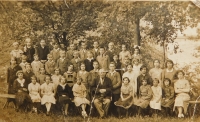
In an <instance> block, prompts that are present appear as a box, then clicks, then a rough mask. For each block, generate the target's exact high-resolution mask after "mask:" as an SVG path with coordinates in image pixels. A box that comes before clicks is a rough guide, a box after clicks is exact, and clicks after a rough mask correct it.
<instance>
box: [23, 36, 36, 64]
mask: <svg viewBox="0 0 200 122" xmlns="http://www.w3.org/2000/svg"><path fill="white" fill-rule="evenodd" d="M25 42H26V45H25V47H24V55H26V56H27V62H28V63H31V62H32V61H33V60H34V59H33V55H34V54H35V48H34V47H33V46H32V41H31V39H30V38H26V40H25Z"/></svg>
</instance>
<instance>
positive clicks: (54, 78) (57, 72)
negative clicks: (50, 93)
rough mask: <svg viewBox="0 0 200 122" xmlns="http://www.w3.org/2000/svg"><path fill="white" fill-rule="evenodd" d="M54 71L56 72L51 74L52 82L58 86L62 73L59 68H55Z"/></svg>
mask: <svg viewBox="0 0 200 122" xmlns="http://www.w3.org/2000/svg"><path fill="white" fill-rule="evenodd" d="M54 72H55V73H54V74H53V75H52V76H51V79H52V83H53V84H54V87H55V88H57V86H58V84H59V81H60V78H61V76H62V75H60V69H59V68H55V70H54Z"/></svg>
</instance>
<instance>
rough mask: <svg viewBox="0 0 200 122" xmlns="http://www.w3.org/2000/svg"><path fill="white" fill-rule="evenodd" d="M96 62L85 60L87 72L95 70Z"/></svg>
mask: <svg viewBox="0 0 200 122" xmlns="http://www.w3.org/2000/svg"><path fill="white" fill-rule="evenodd" d="M94 61H95V59H92V60H91V61H89V60H88V59H85V60H84V63H85V70H86V71H88V72H90V71H91V70H93V69H94V67H93V62H94Z"/></svg>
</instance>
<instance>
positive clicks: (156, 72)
mask: <svg viewBox="0 0 200 122" xmlns="http://www.w3.org/2000/svg"><path fill="white" fill-rule="evenodd" d="M153 65H154V68H152V69H150V71H149V75H150V76H151V78H152V79H155V78H157V79H158V80H159V81H161V75H162V69H161V68H160V61H159V60H158V59H156V60H154V62H153ZM159 86H163V84H162V82H160V83H159Z"/></svg>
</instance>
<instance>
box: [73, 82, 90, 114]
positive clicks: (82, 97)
mask: <svg viewBox="0 0 200 122" xmlns="http://www.w3.org/2000/svg"><path fill="white" fill-rule="evenodd" d="M82 81H83V79H82V78H77V83H76V84H74V86H73V88H72V91H73V94H74V103H75V105H76V106H81V108H82V116H83V117H87V113H86V111H85V109H86V105H87V104H88V105H89V104H90V101H89V100H87V99H86V95H87V90H86V87H85V85H84V84H82Z"/></svg>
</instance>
